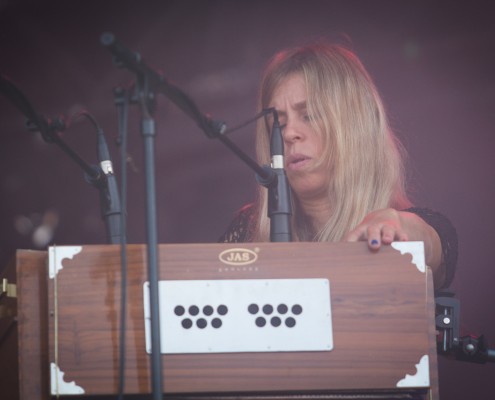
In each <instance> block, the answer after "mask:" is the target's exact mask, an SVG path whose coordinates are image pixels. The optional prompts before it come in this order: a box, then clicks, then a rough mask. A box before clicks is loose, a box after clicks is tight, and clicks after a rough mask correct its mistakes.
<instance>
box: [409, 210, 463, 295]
mask: <svg viewBox="0 0 495 400" xmlns="http://www.w3.org/2000/svg"><path fill="white" fill-rule="evenodd" d="M404 211H408V212H412V213H414V214H416V215H417V216H419V217H421V218H422V219H423V220H424V221H425V222H426V223H427V224H428V225H430V226H431V227H432V228H433V229H435V230H436V231H437V233H438V236H439V237H440V242H441V244H442V262H443V264H445V267H446V276H445V282H444V284H443V285H442V286H443V288H447V287H448V286H449V285H450V284H451V283H452V281H453V279H454V275H455V271H456V268H457V257H458V240H457V231H456V230H455V228H454V226H453V225H452V223H451V222H450V220H449V219H448V218H447V217H445V216H444V215H442V214H440V213H439V212H436V211H432V210H430V209H428V208H420V207H411V208H408V209H406V210H404Z"/></svg>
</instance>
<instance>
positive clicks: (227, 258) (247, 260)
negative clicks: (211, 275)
mask: <svg viewBox="0 0 495 400" xmlns="http://www.w3.org/2000/svg"><path fill="white" fill-rule="evenodd" d="M218 258H220V261H221V262H223V263H224V264H229V265H248V264H252V263H254V262H255V261H256V260H257V259H258V254H256V252H254V251H252V250H249V249H228V250H224V251H222V252H221V253H220V254H219V256H218Z"/></svg>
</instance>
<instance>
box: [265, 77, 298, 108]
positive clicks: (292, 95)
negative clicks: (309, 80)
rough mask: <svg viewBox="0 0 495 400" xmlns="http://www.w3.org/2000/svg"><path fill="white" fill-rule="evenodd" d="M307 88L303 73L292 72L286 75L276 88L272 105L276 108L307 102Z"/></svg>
mask: <svg viewBox="0 0 495 400" xmlns="http://www.w3.org/2000/svg"><path fill="white" fill-rule="evenodd" d="M306 98H307V88H306V81H305V80H304V77H303V76H302V74H299V73H298V74H292V75H289V76H288V77H286V78H285V79H284V80H282V82H281V83H280V84H279V85H278V86H277V87H276V88H275V90H274V91H273V95H272V98H271V101H270V106H271V107H275V108H276V109H285V108H286V107H288V106H289V107H294V106H296V105H300V104H301V103H304V104H305V103H306Z"/></svg>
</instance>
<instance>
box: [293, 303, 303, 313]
mask: <svg viewBox="0 0 495 400" xmlns="http://www.w3.org/2000/svg"><path fill="white" fill-rule="evenodd" d="M302 311H303V309H302V307H301V306H300V305H299V304H295V305H293V306H292V313H293V314H294V315H299V314H301V313H302Z"/></svg>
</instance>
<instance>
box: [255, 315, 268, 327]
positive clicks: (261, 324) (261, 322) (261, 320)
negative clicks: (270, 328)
mask: <svg viewBox="0 0 495 400" xmlns="http://www.w3.org/2000/svg"><path fill="white" fill-rule="evenodd" d="M255 323H256V326H258V327H260V328H263V327H264V326H265V325H266V319H264V318H263V317H258V318H256V321H255Z"/></svg>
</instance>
